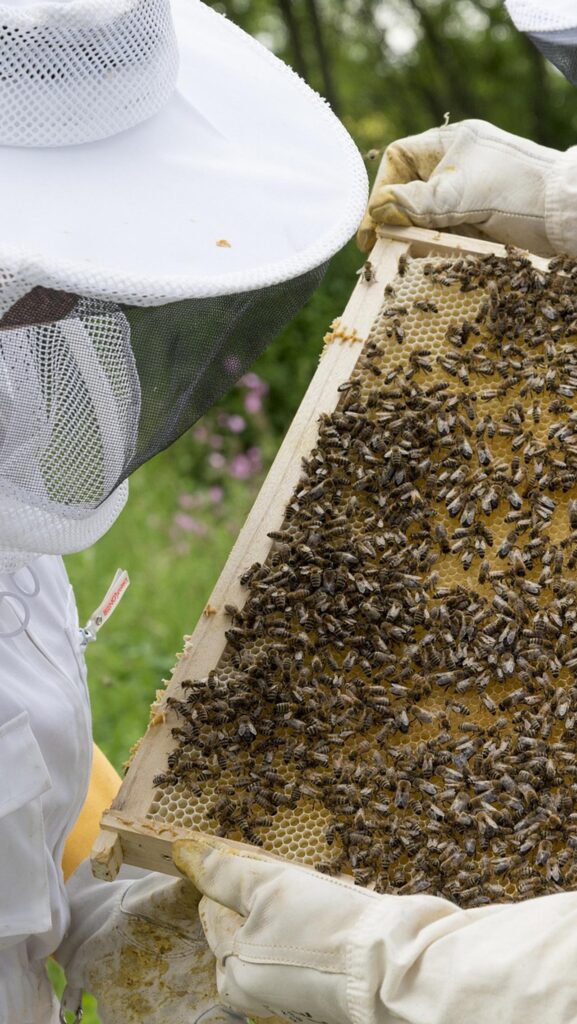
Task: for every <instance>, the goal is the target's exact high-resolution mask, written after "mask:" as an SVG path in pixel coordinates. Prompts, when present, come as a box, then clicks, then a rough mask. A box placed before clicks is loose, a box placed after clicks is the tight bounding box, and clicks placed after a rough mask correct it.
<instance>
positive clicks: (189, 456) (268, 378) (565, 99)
mask: <svg viewBox="0 0 577 1024" xmlns="http://www.w3.org/2000/svg"><path fill="white" fill-rule="evenodd" d="M211 6H213V7H214V8H216V9H218V10H220V11H222V12H223V13H226V14H227V15H228V17H230V18H231V19H232V20H234V21H236V22H237V23H238V24H239V25H241V27H243V28H244V29H246V30H247V31H249V32H251V33H252V34H253V35H256V36H257V37H259V38H260V39H261V40H262V41H263V42H264V43H265V45H268V46H270V47H271V48H273V49H274V50H275V51H276V52H277V53H278V54H279V55H280V56H281V57H283V58H284V59H285V60H287V61H288V62H289V63H292V64H293V66H294V67H295V68H296V69H297V70H298V71H299V73H301V74H302V75H303V76H304V77H305V78H306V79H307V80H308V81H309V82H310V84H311V85H312V86H313V87H314V88H316V89H317V90H318V91H319V92H321V93H323V94H324V95H325V96H327V97H328V98H329V99H330V101H331V103H332V105H333V107H334V109H335V110H336V112H337V113H338V115H339V116H340V117H341V119H342V120H343V121H344V123H345V124H346V126H347V128H348V129H349V131H350V132H351V134H352V135H353V137H354V138H355V140H356V141H357V143H358V145H359V147H360V148H361V150H362V151H363V152H365V151H368V150H370V149H372V148H377V149H382V148H383V147H384V146H385V145H386V144H387V143H388V142H390V141H392V140H393V139H395V138H397V137H400V136H404V135H408V134H412V133H416V132H420V131H423V130H425V129H427V128H429V127H431V126H433V125H437V124H440V123H441V122H442V120H443V116H444V114H445V112H446V111H448V112H450V114H451V119H452V120H453V121H455V120H459V119H461V118H465V117H480V118H483V119H485V120H488V121H492V122H494V123H495V124H497V125H499V126H500V127H502V128H504V129H506V130H508V131H511V132H514V133H517V134H520V135H524V136H527V137H529V138H532V139H534V140H535V141H537V142H540V143H542V144H543V145H548V146H555V147H558V148H566V147H567V146H569V145H572V144H573V143H575V141H576V139H577V91H576V90H574V89H572V88H571V87H570V86H569V85H568V84H567V83H566V82H565V81H564V79H562V77H561V76H560V75H559V74H557V73H556V72H555V71H553V70H552V69H551V68H550V67H549V66H548V65H546V63H545V62H544V61H543V59H542V58H541V57H540V55H539V54H538V53H537V51H536V50H534V48H533V47H532V45H531V44H530V43H529V42H528V41H527V40H526V39H525V38H524V37H522V36H521V35H519V34H518V33H517V32H516V31H515V29H514V28H513V26H512V25H511V23H510V21H509V19H508V17H507V15H506V13H505V11H504V8H503V5H502V3H501V2H500V0H223V2H220V0H219V2H214V3H212V4H211ZM375 166H376V164H373V165H372V166H369V170H370V172H373V171H374V169H375ZM360 263H361V258H360V256H359V254H358V252H357V251H356V249H355V247H354V243H351V244H350V245H349V246H348V247H347V248H346V249H345V250H344V251H343V252H342V253H340V254H339V256H337V257H336V258H335V260H334V261H333V264H332V266H331V269H330V270H329V273H328V275H327V277H326V279H325V281H324V284H323V286H322V287H321V288H320V289H319V291H318V292H317V293H316V295H315V296H314V297H313V299H312V300H311V301H310V302H309V304H308V306H307V307H306V308H305V309H304V310H303V311H302V312H301V314H300V315H299V316H298V317H297V318H296V319H295V320H294V321H293V323H292V324H291V325H290V326H289V327H287V329H286V330H285V331H284V334H283V335H282V337H280V338H279V339H278V340H277V341H276V342H275V343H274V344H273V346H272V347H271V348H270V349H269V351H268V352H267V353H266V354H265V355H264V356H263V357H262V358H261V359H260V361H259V363H258V365H257V366H256V367H255V370H256V373H257V374H258V376H259V378H261V379H262V381H264V382H266V384H267V385H268V389H269V390H268V394H267V395H266V396H264V397H263V407H262V410H261V411H260V412H258V413H257V414H256V415H248V414H247V413H246V410H245V408H244V405H243V402H244V401H245V398H246V391H243V390H242V388H241V389H237V390H236V391H235V393H234V394H233V395H231V396H229V397H228V398H227V399H226V400H225V402H224V403H223V406H222V407H221V409H220V410H216V411H214V412H213V413H211V414H209V417H208V427H207V430H208V434H209V437H211V438H212V442H214V439H215V437H216V438H217V440H218V436H219V432H220V435H221V438H220V441H219V442H218V443H219V444H220V445H221V447H220V448H218V449H216V450H217V451H219V452H220V453H221V454H222V452H224V457H225V465H224V466H220V468H219V467H215V466H213V465H212V464H211V461H210V460H211V459H212V461H213V462H214V461H215V460H214V449H211V448H210V444H208V446H207V443H206V442H205V441H202V440H201V439H199V437H198V436H195V433H194V432H193V433H191V434H188V435H186V436H185V437H183V438H182V439H181V440H180V441H179V442H178V443H177V444H176V445H174V446H173V447H172V448H171V449H169V450H168V451H167V452H164V453H163V454H162V455H160V456H158V457H157V458H156V459H154V460H153V461H152V462H151V463H149V464H148V465H146V466H144V467H143V468H142V469H140V470H139V471H138V472H137V473H136V474H135V475H134V477H133V478H132V481H131V495H130V499H129V503H128V506H127V509H126V510H125V512H124V513H123V514H122V516H121V517H120V519H119V520H118V522H117V523H116V525H115V526H114V527H113V528H112V530H110V532H109V533H108V534H107V535H106V536H105V537H104V538H103V539H102V540H101V541H100V542H99V543H98V544H97V545H96V546H95V547H93V548H91V549H90V550H88V551H85V552H82V553H80V554H78V555H75V556H73V557H70V558H68V559H67V565H68V569H69V572H70V575H71V578H72V581H73V583H74V586H75V589H76V594H77V599H78V604H79V608H80V613H81V618H82V619H86V618H87V617H88V615H89V613H90V612H91V611H92V609H93V608H94V606H95V605H96V604H97V603H98V602H99V601H100V599H101V597H102V596H103V594H104V592H105V590H106V588H107V586H108V584H109V582H110V580H111V578H112V576H113V574H114V571H115V570H116V569H117V567H118V566H122V567H123V568H126V569H128V571H129V573H130V576H131V579H132V586H131V588H130V590H129V592H128V594H127V596H126V598H125V599H124V601H123V603H122V604H121V605H120V607H119V608H118V610H117V611H116V613H115V615H114V617H113V618H112V619H111V620H110V622H109V623H108V624H107V625H106V627H105V629H104V630H103V631H102V633H101V635H100V638H99V640H98V642H97V643H96V644H94V645H93V647H92V648H90V649H89V651H88V664H89V676H90V688H91V695H92V702H93V712H94V734H95V738H96V740H97V742H98V743H99V744H100V745H101V746H102V748H103V749H104V750H105V752H106V753H107V754H108V756H109V757H110V758H111V760H112V761H113V763H114V764H115V765H116V767H118V768H119V769H120V768H121V766H122V764H123V762H124V761H125V759H126V758H127V756H128V752H129V750H130V747H131V746H132V744H133V743H134V742H135V741H136V740H137V739H138V737H139V736H140V735H141V734H142V732H143V731H144V729H145V727H146V723H147V719H148V708H149V705H150V702H151V700H152V699H153V697H154V694H155V690H156V688H157V687H158V686H160V685H161V680H162V679H165V678H167V677H168V676H169V674H170V670H171V667H172V665H173V663H174V656H175V652H176V651H178V650H180V649H181V647H182V636H183V634H184V633H189V632H191V631H192V629H193V627H194V624H195V622H196V620H197V618H198V616H199V614H200V613H201V611H202V608H203V606H204V604H205V603H206V601H207V598H208V596H209V594H210V590H211V587H212V585H213V583H214V581H215V580H216V578H217V576H218V573H219V571H220V569H221V567H222V565H223V563H224V561H225V559H226V556H227V554H228V551H229V550H230V547H231V545H232V543H233V541H234V538H235V536H236V533H237V532H238V529H239V527H240V525H241V524H242V522H243V520H244V518H245V516H246V514H247V512H248V509H249V508H250V505H251V503H252V500H253V498H254V495H255V494H256V492H257V490H258V486H259V484H260V482H261V479H262V476H263V473H264V470H265V469H266V467H267V466H268V465H269V464H270V462H271V460H272V458H273V457H274V453H275V451H276V448H277V447H278V444H279V442H280V440H281V438H282V436H283V434H284V432H285V431H286V428H287V426H288V424H289V423H290V421H291V418H292V417H293V415H294V412H295V410H296V408H297V407H298V404H299V402H300V400H301V398H302V395H303V393H304V391H305V389H306V386H307V384H308V382H309V380H310V378H311V376H312V374H313V372H314V368H315V365H316V362H317V360H318V355H319V351H320V348H321V344H322V337H323V334H324V333H325V331H326V329H327V326H328V324H329V323H330V321H331V320H332V319H333V318H334V317H335V316H337V315H338V314H339V313H340V312H341V311H342V309H343V307H344V305H345V303H346V301H347V298H348V295H349V294H350V291H351V288H352V286H353V284H354V282H355V276H354V275H355V271H356V269H357V268H358V267H359V265H360ZM231 415H233V416H234V415H237V416H238V415H241V416H243V417H244V420H245V426H244V428H243V430H242V431H241V432H240V434H238V435H237V434H234V432H232V431H230V430H229V429H228V428H227V426H226V423H225V421H226V417H227V416H231ZM219 417H220V419H219ZM223 417H224V420H223ZM223 423H225V425H224V426H223ZM212 442H210V443H212ZM215 443H216V442H215ZM245 449H246V450H249V449H250V451H253V452H254V451H257V452H258V455H257V459H256V462H257V464H256V465H255V467H253V471H251V473H250V474H248V475H245V476H244V477H243V478H239V477H238V474H237V475H236V476H235V473H234V466H235V465H236V463H235V459H236V460H238V457H239V455H241V456H242V453H243V451H244V450H245ZM216 461H218V459H217V460H216ZM215 489H216V490H215ZM213 492H214V494H216V493H217V492H218V495H219V497H218V500H216V499H215V501H213V500H212V499H211V498H210V497H209V495H210V494H212V493H213ZM220 492H222V493H220ZM197 501H198V504H195V502H197ZM187 508H188V509H190V508H192V510H193V512H194V515H193V514H191V512H190V511H188V512H187V511H183V509H187ZM187 517H188V519H187ZM85 1020H86V1021H87V1022H88V1024H95V1022H97V1017H96V1014H95V1010H94V1006H93V1003H92V1002H91V1001H89V1002H87V1005H86V1017H85Z"/></svg>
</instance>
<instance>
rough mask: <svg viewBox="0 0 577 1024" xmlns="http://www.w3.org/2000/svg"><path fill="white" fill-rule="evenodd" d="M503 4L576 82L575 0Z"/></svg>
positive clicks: (509, 1)
mask: <svg viewBox="0 0 577 1024" xmlns="http://www.w3.org/2000/svg"><path fill="white" fill-rule="evenodd" d="M505 6H506V8H507V10H508V12H509V14H510V15H511V18H512V19H513V21H514V22H515V25H516V26H517V28H518V29H520V30H521V32H526V33H527V35H528V36H529V38H530V39H531V40H532V42H534V43H535V45H536V46H537V47H538V48H539V49H540V50H541V52H542V53H543V54H544V56H545V57H547V59H548V60H550V61H551V63H552V64H554V65H555V66H556V67H557V68H559V70H560V71H562V72H563V74H564V75H565V77H566V78H568V79H569V81H570V82H572V83H573V85H577V0H506V4H505Z"/></svg>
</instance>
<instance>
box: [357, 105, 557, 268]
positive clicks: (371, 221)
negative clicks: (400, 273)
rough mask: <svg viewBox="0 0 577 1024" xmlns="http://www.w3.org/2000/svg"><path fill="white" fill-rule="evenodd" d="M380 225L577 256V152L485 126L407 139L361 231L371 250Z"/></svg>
mask: <svg viewBox="0 0 577 1024" xmlns="http://www.w3.org/2000/svg"><path fill="white" fill-rule="evenodd" d="M568 205H569V209H567V206H568ZM377 224H396V225H404V226H407V225H409V224H415V225H417V226H418V227H427V228H454V227H459V228H460V230H461V231H462V232H463V233H465V234H467V233H468V234H473V233H474V234H479V235H483V236H485V237H487V238H491V239H493V240H494V241H497V242H504V243H510V244H512V245H516V246H519V247H520V248H522V249H529V250H530V251H531V252H534V253H537V254H541V255H550V254H552V253H554V252H568V253H570V254H576V255H577V232H576V230H575V229H576V228H577V153H576V151H575V150H574V149H571V150H568V152H567V153H566V154H564V153H560V152H558V151H557V150H555V149H548V148H546V147H545V146H539V145H537V143H535V142H530V141H529V140H527V139H522V138H518V137H517V136H515V135H510V134H509V133H508V132H505V131H502V130H501V129H500V128H496V127H495V126H494V125H491V124H488V123H487V122H486V121H472V120H471V121H461V122H460V123H458V124H450V125H446V126H444V127H442V128H432V129H430V131H427V132H423V133H422V134H421V135H413V136H410V137H409V138H406V139H400V140H399V141H398V142H393V143H392V145H390V146H388V148H387V149H386V150H385V154H384V156H383V159H382V161H381V166H380V168H379V171H378V173H377V177H376V180H375V184H374V186H373V189H372V192H371V196H370V199H369V205H368V210H367V213H366V215H365V217H364V219H363V222H362V224H361V227H360V228H359V232H358V235H357V241H358V244H359V246H360V248H361V249H362V250H363V251H364V252H368V251H369V250H370V249H371V248H372V246H373V244H374V242H375V227H376V225H377Z"/></svg>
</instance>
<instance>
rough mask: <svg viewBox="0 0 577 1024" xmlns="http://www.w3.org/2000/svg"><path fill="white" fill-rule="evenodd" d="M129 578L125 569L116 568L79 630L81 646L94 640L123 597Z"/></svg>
mask: <svg viewBox="0 0 577 1024" xmlns="http://www.w3.org/2000/svg"><path fill="white" fill-rule="evenodd" d="M129 584H130V578H129V576H128V573H127V572H126V569H117V570H116V575H115V577H114V579H113V580H112V583H111V584H110V586H109V588H108V590H107V591H106V594H105V595H104V597H103V599H102V601H101V602H100V604H99V605H98V608H96V609H95V610H94V611H93V612H92V615H91V616H90V618H89V620H88V622H87V623H86V625H85V626H84V628H83V629H81V630H80V643H81V645H82V647H86V645H87V644H89V643H92V642H93V641H94V640H96V634H97V633H98V630H99V629H100V628H101V626H103V625H104V623H105V622H106V620H107V619H109V618H110V616H111V615H112V613H113V611H114V609H115V608H116V606H117V604H118V603H119V601H120V600H121V599H122V598H123V597H124V594H125V592H126V589H127V587H128V586H129Z"/></svg>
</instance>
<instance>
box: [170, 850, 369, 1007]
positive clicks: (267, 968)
mask: <svg viewBox="0 0 577 1024" xmlns="http://www.w3.org/2000/svg"><path fill="white" fill-rule="evenodd" d="M173 856H174V860H175V863H176V865H177V867H178V868H179V869H180V871H182V872H183V874H185V875H186V876H187V877H188V878H190V879H194V884H195V885H197V886H198V887H199V888H200V889H201V890H202V892H204V893H205V896H207V897H209V898H208V899H203V900H202V902H201V904H200V918H201V921H202V924H203V927H204V930H205V933H206V937H207V939H208V943H209V945H210V947H211V949H212V951H213V953H214V954H215V956H216V958H217V986H218V992H219V995H220V997H221V999H222V1000H223V1002H224V1003H225V1004H226V1005H230V1006H234V1007H235V1009H237V1010H240V1011H243V1012H244V1013H245V1014H248V1015H250V1016H251V1017H253V1016H256V1017H259V1018H262V1017H270V1016H271V1015H272V1014H280V1015H281V1016H282V1017H285V1018H287V1019H288V1020H290V1021H294V1022H297V1021H302V1022H303V1024H304V1022H306V1024H351V1022H353V1021H354V1022H357V1021H358V1022H359V1024H360V1022H361V1021H362V1022H363V1024H367V1021H368V1019H369V1018H367V1017H366V1016H363V1015H362V1011H361V1010H360V1008H357V1009H356V1010H354V1009H351V1008H352V1007H355V1005H356V998H355V985H356V982H355V977H356V976H358V972H359V971H360V972H364V971H365V970H366V966H367V965H366V964H365V963H363V962H362V960H363V959H364V958H361V960H360V961H359V962H357V963H355V962H354V961H351V959H350V956H349V954H350V949H349V938H350V935H351V933H352V932H353V931H354V930H355V929H356V928H358V927H359V926H360V925H361V922H362V921H363V920H364V919H365V918H366V919H367V921H368V920H369V919H370V918H371V915H372V914H374V913H375V911H376V912H377V913H378V914H379V916H381V913H382V911H381V902H382V900H383V897H381V896H378V895H376V894H375V893H373V892H369V891H368V890H367V889H360V888H357V887H354V886H353V885H352V884H348V882H346V881H344V880H341V879H336V878H328V877H326V876H323V875H320V874H318V872H316V871H314V870H313V869H310V868H306V867H300V866H297V865H287V864H285V863H283V862H282V861H280V860H276V859H273V858H271V857H267V856H266V854H261V853H259V852H257V851H256V850H255V851H251V850H249V849H247V847H246V846H244V847H242V846H241V845H240V844H235V843H231V842H229V841H226V840H218V839H215V838H212V837H210V838H208V837H207V838H206V839H205V838H202V839H200V838H198V839H197V838H195V839H194V840H182V841H178V842H177V843H175V846H174V849H173ZM213 901H215V902H213ZM216 901H217V902H216Z"/></svg>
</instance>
